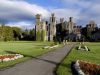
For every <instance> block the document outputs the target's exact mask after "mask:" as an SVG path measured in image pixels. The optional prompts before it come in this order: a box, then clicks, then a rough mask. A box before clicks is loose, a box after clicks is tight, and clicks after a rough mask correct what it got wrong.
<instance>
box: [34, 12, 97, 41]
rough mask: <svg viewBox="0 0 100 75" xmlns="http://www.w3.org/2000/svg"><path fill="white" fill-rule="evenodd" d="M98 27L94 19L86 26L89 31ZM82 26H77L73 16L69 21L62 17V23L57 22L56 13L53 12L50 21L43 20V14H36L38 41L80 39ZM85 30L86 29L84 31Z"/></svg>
mask: <svg viewBox="0 0 100 75" xmlns="http://www.w3.org/2000/svg"><path fill="white" fill-rule="evenodd" d="M96 27H97V25H96V24H95V22H94V21H90V23H89V24H88V25H87V26H86V29H87V30H88V32H89V31H90V32H91V31H94V29H95V28H96ZM83 29H84V28H82V26H77V25H76V23H74V22H73V17H70V18H69V21H65V20H64V18H60V23H57V21H56V17H55V14H54V13H52V14H51V17H50V19H49V21H42V19H41V15H40V14H37V15H36V26H35V33H36V41H53V40H54V39H55V38H56V40H58V41H59V40H60V41H63V40H65V39H67V40H69V39H70V40H76V41H77V40H80V39H82V30H83ZM83 32H84V31H83Z"/></svg>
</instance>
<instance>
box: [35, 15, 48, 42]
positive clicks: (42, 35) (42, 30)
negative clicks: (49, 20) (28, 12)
mask: <svg viewBox="0 0 100 75" xmlns="http://www.w3.org/2000/svg"><path fill="white" fill-rule="evenodd" d="M46 37H47V36H46V22H42V21H41V15H40V14H37V15H36V41H46Z"/></svg>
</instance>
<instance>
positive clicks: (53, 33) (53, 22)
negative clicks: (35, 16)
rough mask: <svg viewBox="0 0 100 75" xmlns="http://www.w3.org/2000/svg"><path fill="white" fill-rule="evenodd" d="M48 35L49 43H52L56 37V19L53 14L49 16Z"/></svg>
mask: <svg viewBox="0 0 100 75" xmlns="http://www.w3.org/2000/svg"><path fill="white" fill-rule="evenodd" d="M49 31H50V34H49V37H50V41H53V38H54V37H55V36H56V17H55V15H54V13H53V14H51V17H50V30H49Z"/></svg>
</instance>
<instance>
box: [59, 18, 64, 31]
mask: <svg viewBox="0 0 100 75" xmlns="http://www.w3.org/2000/svg"><path fill="white" fill-rule="evenodd" d="M60 23H61V27H62V30H64V29H65V26H64V18H60Z"/></svg>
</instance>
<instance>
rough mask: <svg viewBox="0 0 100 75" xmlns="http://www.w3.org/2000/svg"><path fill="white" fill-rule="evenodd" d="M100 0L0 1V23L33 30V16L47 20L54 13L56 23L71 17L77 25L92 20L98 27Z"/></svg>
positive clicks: (83, 24)
mask: <svg viewBox="0 0 100 75" xmlns="http://www.w3.org/2000/svg"><path fill="white" fill-rule="evenodd" d="M99 9H100V0H0V23H1V24H2V23H4V24H6V25H10V26H18V27H22V28H29V29H31V28H34V26H35V15H36V14H41V15H42V16H41V17H42V19H43V20H48V19H49V17H50V16H51V13H55V16H56V19H57V21H59V19H60V18H64V19H65V21H68V19H69V17H73V21H74V22H75V23H76V24H77V25H82V26H85V25H86V24H88V23H89V21H91V20H93V21H95V22H96V24H97V25H98V26H99V27H100V10H99Z"/></svg>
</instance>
